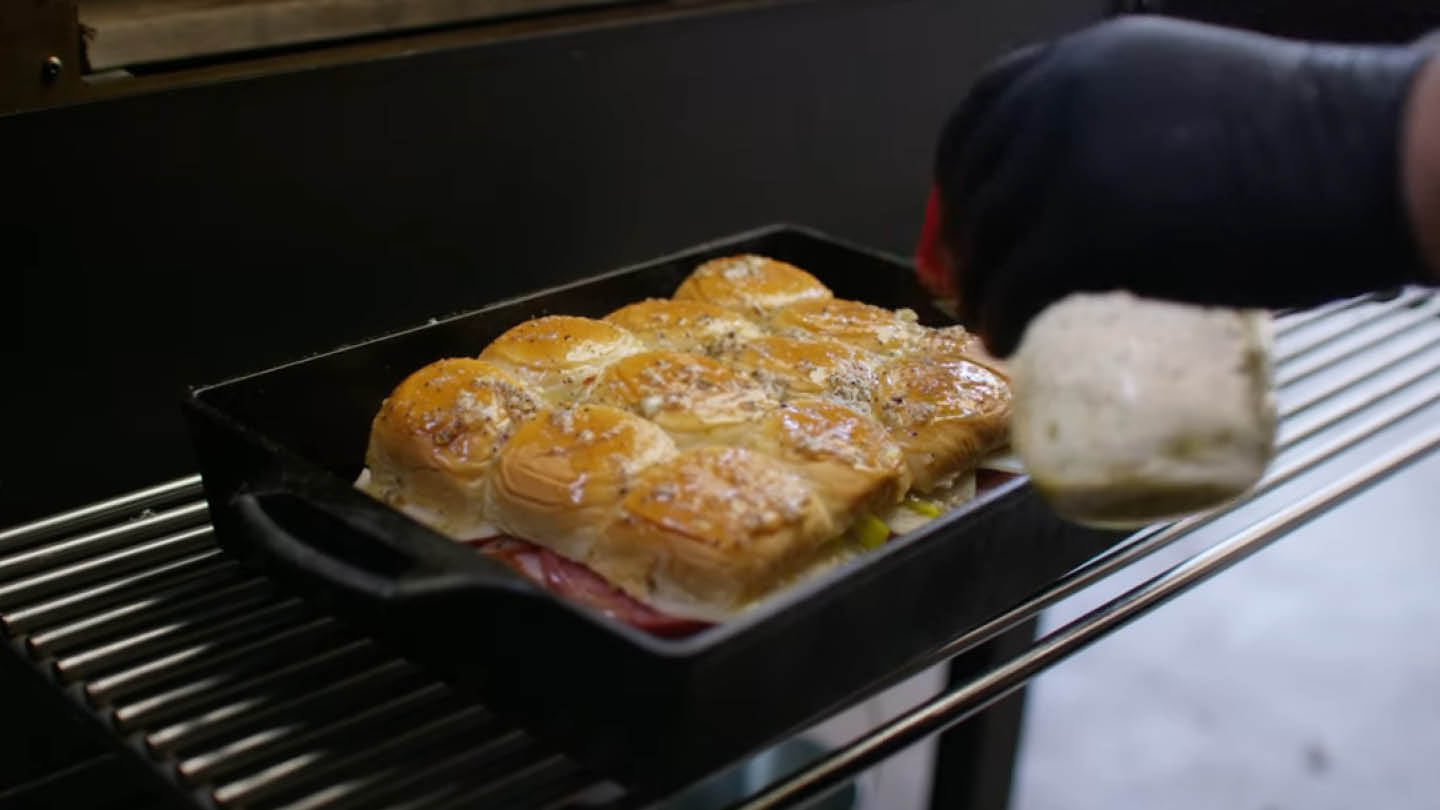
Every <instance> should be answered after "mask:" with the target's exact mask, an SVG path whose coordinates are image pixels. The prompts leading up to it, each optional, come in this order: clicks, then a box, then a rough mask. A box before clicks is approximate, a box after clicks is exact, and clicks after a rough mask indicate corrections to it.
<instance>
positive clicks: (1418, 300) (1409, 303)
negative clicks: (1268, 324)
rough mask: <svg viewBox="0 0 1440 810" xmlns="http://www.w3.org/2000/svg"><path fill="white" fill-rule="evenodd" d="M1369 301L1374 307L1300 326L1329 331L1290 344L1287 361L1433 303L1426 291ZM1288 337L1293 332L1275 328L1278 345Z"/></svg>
mask: <svg viewBox="0 0 1440 810" xmlns="http://www.w3.org/2000/svg"><path fill="white" fill-rule="evenodd" d="M1365 300H1367V299H1361V301H1362V302H1363V301H1365ZM1368 300H1370V301H1371V302H1372V303H1373V305H1372V306H1369V307H1365V308H1363V309H1360V308H1357V307H1353V306H1351V307H1342V308H1340V309H1339V310H1336V311H1334V312H1330V313H1326V314H1325V315H1324V316H1322V317H1317V318H1314V319H1312V320H1310V321H1307V322H1305V323H1303V324H1301V326H1306V327H1308V328H1307V329H1306V331H1312V330H1313V328H1314V326H1315V325H1316V324H1319V323H1325V324H1326V325H1327V326H1328V327H1329V328H1328V329H1326V330H1325V331H1324V332H1322V333H1321V334H1319V335H1317V336H1313V337H1311V338H1310V339H1309V340H1307V341H1305V342H1303V343H1300V344H1299V345H1297V346H1288V345H1287V346H1286V347H1285V349H1286V354H1287V355H1289V356H1288V358H1287V360H1295V359H1297V358H1299V357H1301V356H1304V355H1306V354H1309V353H1310V352H1313V351H1315V350H1316V349H1319V348H1320V347H1322V346H1324V345H1326V344H1328V343H1332V342H1334V341H1335V340H1338V339H1340V338H1343V337H1345V336H1347V335H1349V334H1353V333H1354V332H1356V331H1358V330H1360V329H1362V328H1364V327H1367V326H1370V325H1371V324H1374V323H1376V322H1378V321H1383V320H1386V319H1388V318H1391V317H1393V316H1394V315H1395V314H1396V313H1398V312H1400V311H1401V310H1404V309H1407V308H1411V307H1415V306H1418V305H1423V304H1426V303H1428V302H1429V301H1430V293H1429V292H1428V291H1424V290H1407V291H1405V292H1402V293H1401V294H1400V295H1397V296H1395V297H1394V298H1392V299H1390V300H1388V301H1380V302H1375V301H1374V299H1373V298H1371V299H1368ZM1289 337H1292V330H1286V331H1285V332H1283V333H1282V332H1281V331H1280V330H1279V329H1278V328H1277V329H1276V334H1275V338H1276V341H1277V343H1282V344H1285V343H1288V342H1289V340H1287V339H1286V338H1289Z"/></svg>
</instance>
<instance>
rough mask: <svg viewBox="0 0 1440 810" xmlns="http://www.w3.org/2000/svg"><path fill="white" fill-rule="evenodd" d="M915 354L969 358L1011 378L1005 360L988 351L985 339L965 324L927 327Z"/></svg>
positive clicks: (946, 357)
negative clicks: (937, 327) (967, 328)
mask: <svg viewBox="0 0 1440 810" xmlns="http://www.w3.org/2000/svg"><path fill="white" fill-rule="evenodd" d="M915 354H917V355H923V356H925V357H931V358H934V359H937V360H969V361H970V362H972V363H979V364H980V365H982V366H985V367H986V368H988V369H990V370H991V371H994V372H997V373H999V374H1000V376H1002V377H1004V378H1005V379H1006V380H1009V379H1010V372H1009V370H1008V368H1007V367H1006V365H1005V362H1004V361H1002V360H1000V359H999V358H998V357H995V356H994V355H992V354H990V352H988V351H986V350H985V341H983V340H981V339H980V336H979V335H977V334H975V333H974V332H970V331H967V330H966V329H965V327H963V326H946V327H944V328H942V329H925V332H924V336H923V337H922V338H921V339H920V342H919V344H918V345H917V346H916V347H915Z"/></svg>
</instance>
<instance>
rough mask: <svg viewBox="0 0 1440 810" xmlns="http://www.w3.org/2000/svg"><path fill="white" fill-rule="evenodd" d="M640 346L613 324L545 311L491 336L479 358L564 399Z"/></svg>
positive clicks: (575, 394)
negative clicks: (543, 314)
mask: <svg viewBox="0 0 1440 810" xmlns="http://www.w3.org/2000/svg"><path fill="white" fill-rule="evenodd" d="M644 349H645V346H644V344H642V343H641V342H640V341H639V339H637V338H636V337H635V336H634V335H632V334H630V333H629V332H628V331H626V330H624V329H622V328H620V327H618V326H616V325H615V324H613V323H607V322H605V321H597V320H595V319H593V318H577V317H574V316H571V315H547V316H545V317H543V318H535V319H534V320H529V321H526V322H524V323H522V324H520V325H519V326H516V327H514V328H512V329H510V330H509V331H508V332H506V333H505V334H503V335H501V336H500V337H498V338H496V339H495V340H494V342H492V343H491V344H490V345H489V346H486V347H485V351H483V352H481V353H480V359H481V360H488V361H490V362H491V363H494V364H495V365H497V366H500V367H501V368H504V369H506V370H507V371H510V372H511V373H513V374H514V375H515V376H516V377H518V378H520V379H521V380H523V381H525V382H526V383H529V384H530V385H531V386H533V387H534V388H535V389H536V390H538V391H539V392H540V393H541V395H543V396H544V397H545V398H547V399H549V400H550V401H552V402H556V403H567V402H573V401H575V400H576V399H577V398H578V397H579V396H580V395H581V394H582V393H583V392H584V390H585V389H586V387H588V386H589V385H590V384H591V383H593V382H594V381H595V379H596V378H598V377H599V376H600V372H602V371H604V370H605V367H606V366H608V365H610V364H611V363H613V362H615V361H616V360H619V359H620V358H622V357H624V356H625V355H627V354H634V353H635V352H638V351H643V350H644Z"/></svg>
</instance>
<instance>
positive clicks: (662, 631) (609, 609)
mask: <svg viewBox="0 0 1440 810" xmlns="http://www.w3.org/2000/svg"><path fill="white" fill-rule="evenodd" d="M470 545H472V546H474V547H475V548H477V549H479V550H480V552H481V553H483V554H486V555H488V556H490V557H492V558H494V559H496V560H499V561H500V562H503V563H505V564H506V565H508V566H510V567H511V568H513V569H515V570H516V571H517V572H519V573H520V574H521V575H523V576H524V577H525V578H526V579H529V580H530V581H531V582H534V583H535V584H537V585H541V586H543V587H545V588H547V589H549V590H550V591H551V592H553V593H556V594H559V595H561V596H564V597H566V598H568V599H573V600H575V601H576V602H579V603H581V604H583V605H586V606H587V607H590V608H592V609H594V610H598V611H600V612H601V613H604V614H605V615H607V616H609V617H611V618H613V619H615V620H616V621H621V622H624V623H626V624H628V625H630V626H632V627H636V628H639V629H641V630H644V631H646V632H648V633H653V634H655V635H657V636H664V637H666V638H676V637H681V636H689V635H694V634H695V633H698V632H700V631H701V630H704V629H705V628H707V627H710V626H711V625H710V624H708V623H706V622H701V621H696V620H694V619H683V618H679V617H676V616H669V615H666V614H664V613H661V612H660V611H658V610H655V609H654V608H652V607H650V606H649V605H646V604H644V603H641V602H638V601H636V600H635V599H633V598H631V597H630V596H629V595H628V594H626V593H625V592H623V591H621V590H620V589H618V588H616V587H615V586H613V585H611V584H610V583H608V582H606V581H605V580H604V579H603V578H602V577H601V576H600V575H599V574H596V573H595V572H594V571H591V570H590V569H589V568H586V567H585V566H583V565H581V564H580V563H577V562H574V561H572V560H568V559H566V558H564V557H562V556H560V555H559V554H556V553H555V552H553V551H551V550H550V549H548V548H545V547H544V546H540V545H536V544H534V543H531V542H530V541H528V540H522V539H520V538H518V537H510V536H508V535H500V536H497V537H486V538H481V539H478V540H472V541H470Z"/></svg>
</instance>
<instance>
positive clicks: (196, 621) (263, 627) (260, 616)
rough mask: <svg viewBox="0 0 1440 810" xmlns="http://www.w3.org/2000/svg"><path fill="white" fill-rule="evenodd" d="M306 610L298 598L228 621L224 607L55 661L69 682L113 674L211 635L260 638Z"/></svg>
mask: <svg viewBox="0 0 1440 810" xmlns="http://www.w3.org/2000/svg"><path fill="white" fill-rule="evenodd" d="M307 611H308V607H307V606H306V605H305V603H304V602H302V601H301V600H300V599H299V598H296V597H290V598H288V599H283V600H281V601H279V602H272V603H270V604H266V605H264V606H263V607H260V608H257V609H256V610H254V611H251V612H249V613H247V614H245V615H244V616H240V617H238V618H227V617H229V616H230V614H232V613H233V612H234V611H233V610H230V609H228V608H227V607H226V606H221V607H219V608H215V609H212V610H210V611H206V612H204V613H200V614H198V615H195V616H190V617H186V618H183V619H177V620H175V621H173V622H169V623H166V624H162V625H159V626H157V627H152V628H149V629H147V630H144V631H142V632H139V633H136V634H134V635H130V636H125V637H124V638H121V639H118V640H116V641H111V642H108V643H106V644H102V645H101V646H99V647H93V648H91V649H88V650H85V651H83V652H76V653H71V654H70V655H67V656H65V657H64V658H61V659H59V660H58V661H56V662H55V670H56V671H57V672H58V673H59V674H60V677H62V678H65V679H66V680H74V679H76V678H88V677H90V676H91V675H96V674H99V673H101V672H106V671H114V670H115V669H118V668H119V667H121V666H123V665H125V664H129V663H131V662H133V661H135V660H137V659H140V658H144V657H146V656H150V655H154V654H155V653H160V652H165V651H167V650H171V649H175V648H177V647H182V646H184V645H186V644H188V643H192V642H196V641H201V642H203V641H205V640H206V639H207V637H209V636H211V635H219V636H223V637H225V638H229V639H234V638H242V637H243V638H248V637H251V636H255V635H260V634H262V633H264V632H265V631H267V630H269V629H271V628H272V627H276V626H278V625H284V624H289V623H291V622H293V621H295V620H297V619H300V618H302V617H303V616H304V614H305V613H306V612H307ZM222 619H223V620H222Z"/></svg>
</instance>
